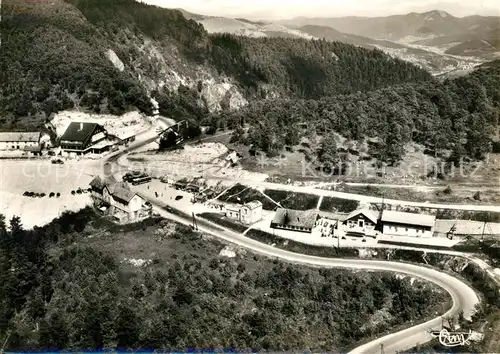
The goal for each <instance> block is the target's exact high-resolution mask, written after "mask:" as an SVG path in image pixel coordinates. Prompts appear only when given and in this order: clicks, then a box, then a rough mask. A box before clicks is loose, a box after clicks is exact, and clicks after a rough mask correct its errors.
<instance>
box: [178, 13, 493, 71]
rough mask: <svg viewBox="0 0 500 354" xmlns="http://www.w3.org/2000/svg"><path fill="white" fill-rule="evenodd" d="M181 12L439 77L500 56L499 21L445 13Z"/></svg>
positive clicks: (207, 24) (217, 26)
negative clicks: (374, 56)
mask: <svg viewBox="0 0 500 354" xmlns="http://www.w3.org/2000/svg"><path fill="white" fill-rule="evenodd" d="M181 11H182V12H183V14H184V16H185V17H186V18H188V19H192V20H195V21H197V22H198V23H200V24H202V25H203V27H204V28H205V29H206V30H207V31H208V32H209V33H223V32H226V33H232V34H237V35H242V36H247V37H292V38H293V37H295V38H306V39H326V40H328V41H339V42H344V43H349V44H353V45H357V46H360V47H364V48H378V49H381V50H383V51H385V52H386V53H388V54H390V55H392V56H394V57H399V58H401V59H403V60H406V61H410V62H413V63H415V64H418V65H420V66H421V67H424V68H425V69H427V70H429V71H430V72H431V73H433V74H436V75H437V74H442V73H445V72H450V71H454V70H460V71H462V70H465V71H467V70H469V69H470V68H472V67H474V66H475V65H477V64H479V63H481V62H484V61H486V60H492V59H495V58H496V57H500V55H499V54H500V34H499V33H500V24H499V20H500V17H482V16H469V17H464V18H458V17H454V16H452V15H450V14H449V13H447V12H444V11H430V12H424V13H410V14H406V15H395V16H387V17H373V18H370V17H339V18H307V17H298V18H294V19H290V20H280V21H275V22H268V21H250V20H247V19H243V18H237V19H234V18H226V17H214V16H204V15H199V14H194V13H191V12H187V11H185V10H181Z"/></svg>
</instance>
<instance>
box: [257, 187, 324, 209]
mask: <svg viewBox="0 0 500 354" xmlns="http://www.w3.org/2000/svg"><path fill="white" fill-rule="evenodd" d="M264 194H266V195H267V196H269V197H270V198H271V199H273V200H274V201H275V202H276V203H279V204H280V205H281V206H282V207H283V208H287V209H295V210H309V209H314V208H316V207H317V205H318V201H319V196H317V195H311V194H305V193H295V192H289V191H280V190H272V189H266V190H265V191H264Z"/></svg>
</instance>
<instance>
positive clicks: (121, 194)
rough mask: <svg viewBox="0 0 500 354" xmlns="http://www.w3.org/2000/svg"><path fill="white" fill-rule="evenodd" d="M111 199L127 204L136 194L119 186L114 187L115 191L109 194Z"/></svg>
mask: <svg viewBox="0 0 500 354" xmlns="http://www.w3.org/2000/svg"><path fill="white" fill-rule="evenodd" d="M111 195H112V196H113V199H115V200H117V199H118V200H120V201H123V202H125V203H129V202H130V201H131V200H132V198H133V197H135V195H136V193H135V192H132V191H131V190H130V189H125V188H122V187H120V186H117V187H115V190H114V191H113V193H112V194H111Z"/></svg>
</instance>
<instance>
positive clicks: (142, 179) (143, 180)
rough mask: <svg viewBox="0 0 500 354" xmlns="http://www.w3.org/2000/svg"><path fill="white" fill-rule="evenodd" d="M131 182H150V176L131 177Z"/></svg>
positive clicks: (136, 183)
mask: <svg viewBox="0 0 500 354" xmlns="http://www.w3.org/2000/svg"><path fill="white" fill-rule="evenodd" d="M131 182H132V184H133V185H134V186H136V185H138V184H144V183H149V182H151V177H149V176H144V177H138V178H133V179H132V181H131Z"/></svg>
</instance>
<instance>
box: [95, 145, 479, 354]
mask: <svg viewBox="0 0 500 354" xmlns="http://www.w3.org/2000/svg"><path fill="white" fill-rule="evenodd" d="M153 140H154V138H152V139H146V140H143V141H138V142H135V143H134V144H132V145H131V146H130V147H129V148H128V149H125V150H123V151H118V152H115V153H112V154H110V155H108V156H107V157H106V158H105V163H109V164H110V165H113V164H116V163H117V160H118V159H119V158H120V157H121V156H122V155H124V154H127V153H129V152H131V151H133V150H135V149H137V148H139V147H141V146H142V145H144V144H147V143H149V142H151V141H153ZM109 167H112V166H109ZM275 185H277V184H273V188H274V187H276V186H275ZM278 186H281V185H278ZM283 187H287V188H290V187H291V186H289V185H286V186H283ZM299 190H300V191H302V190H303V188H302V187H299ZM310 190H314V188H310ZM310 190H309V188H307V191H308V192H310ZM316 191H321V192H328V191H322V190H316ZM144 197H146V198H147V199H148V200H149V201H150V202H151V203H152V204H153V205H154V208H155V210H156V211H157V212H158V213H159V214H160V215H161V216H163V217H165V218H167V219H170V220H173V221H177V222H179V223H182V224H185V225H191V221H192V220H191V217H190V216H189V215H186V214H183V213H182V212H181V213H177V212H175V213H171V212H168V211H167V210H166V209H165V208H166V207H167V205H164V204H160V203H158V202H157V201H156V200H152V199H151V198H148V197H147V196H144ZM169 207H171V206H169ZM170 210H174V209H170ZM197 223H198V229H199V230H200V231H202V232H204V233H207V234H210V235H213V236H215V237H218V238H221V239H224V240H226V241H228V242H231V243H233V244H236V245H238V246H241V247H244V248H246V249H249V250H252V251H254V252H257V253H259V254H262V255H265V256H268V257H271V258H279V259H281V260H285V261H288V262H292V263H297V264H304V265H308V266H316V267H329V268H333V267H336V268H350V269H358V270H359V269H362V270H366V271H390V272H397V273H403V274H406V275H409V276H412V277H418V278H421V279H424V280H427V281H430V282H432V283H434V284H436V285H438V286H440V287H442V288H443V289H445V290H446V291H447V292H448V293H449V294H450V296H451V298H452V300H453V305H452V307H451V308H450V309H449V310H448V311H447V312H446V313H445V314H442V316H453V315H456V314H458V313H459V312H460V311H463V313H464V317H465V318H470V316H471V315H472V314H473V312H474V307H475V305H476V304H477V303H479V298H478V296H477V295H476V293H475V292H474V290H473V289H472V288H471V287H469V286H468V285H467V284H465V283H463V282H462V281H460V280H458V279H457V278H454V277H452V276H450V275H448V274H446V273H443V272H439V271H437V270H435V269H432V268H427V267H422V266H417V265H413V264H406V263H398V262H390V261H377V260H360V259H334V258H323V257H315V256H309V255H304V254H298V253H293V252H289V251H285V250H282V249H278V248H275V247H272V246H270V245H267V244H263V243H261V242H258V241H255V240H253V239H250V238H248V237H245V236H243V235H241V234H238V233H235V232H233V231H231V230H229V229H226V228H224V227H221V226H219V225H216V224H213V223H211V222H209V221H207V220H201V219H198V220H197ZM441 318H442V317H441V316H439V317H436V318H435V319H432V320H430V321H428V322H425V323H423V324H419V325H416V326H413V327H411V328H408V329H405V330H402V331H399V332H396V333H392V334H389V335H387V336H384V337H382V338H378V339H376V340H374V341H371V342H369V343H366V344H364V345H362V346H360V347H358V348H355V349H354V350H352V351H351V352H350V353H353V354H354V353H363V354H365V353H366V354H371V353H374V354H375V353H380V350H381V345H383V349H384V352H385V353H395V352H397V351H402V350H407V349H410V348H412V347H414V346H416V345H417V344H423V343H425V342H428V341H429V340H431V339H432V335H431V334H430V333H429V330H431V329H436V328H441Z"/></svg>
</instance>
